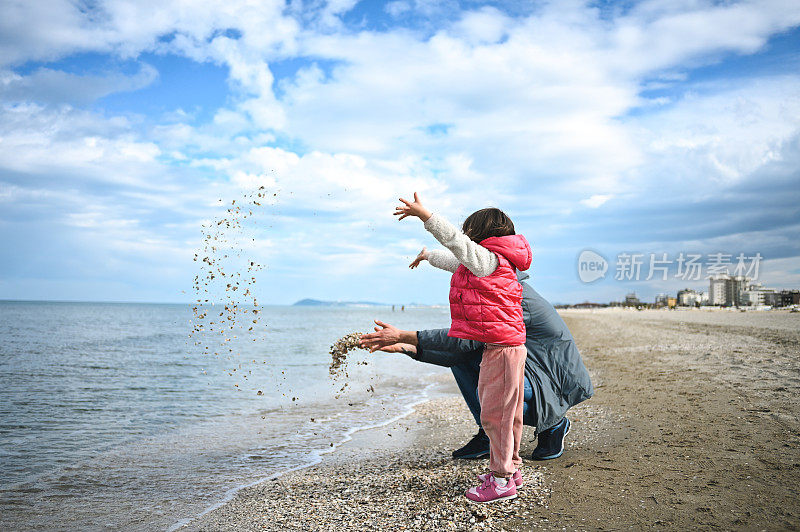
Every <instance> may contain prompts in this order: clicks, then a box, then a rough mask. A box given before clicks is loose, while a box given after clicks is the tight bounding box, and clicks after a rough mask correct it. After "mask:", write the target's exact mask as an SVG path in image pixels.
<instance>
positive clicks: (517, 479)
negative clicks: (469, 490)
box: [478, 469, 522, 488]
mask: <svg viewBox="0 0 800 532" xmlns="http://www.w3.org/2000/svg"><path fill="white" fill-rule="evenodd" d="M491 475H492V473H491V472H489V473H484V474H483V475H478V480H480V481H481V482H482V483H483V482H486V479H487V478H489V477H490V476H491ZM511 480H513V481H514V484H516V485H517V487H518V488H521V487H522V473H520V472H519V469H517V470H516V471H514V474H513V475H511Z"/></svg>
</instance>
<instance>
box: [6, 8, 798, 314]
mask: <svg viewBox="0 0 800 532" xmlns="http://www.w3.org/2000/svg"><path fill="white" fill-rule="evenodd" d="M0 9H2V11H3V15H2V17H0V102H1V104H2V105H1V107H0V113H2V117H0V239H2V240H1V241H0V247H1V249H2V253H3V260H2V261H0V299H34V300H86V301H153V302H188V301H192V299H193V297H195V296H194V295H193V293H192V286H193V278H194V276H195V275H197V274H198V272H199V270H200V269H199V266H198V263H197V262H195V261H194V260H193V258H194V256H195V253H198V252H199V251H202V248H203V246H202V238H203V234H204V233H203V231H204V228H203V226H204V225H208V224H214V223H216V221H219V220H220V219H221V218H222V217H224V216H225V212H226V211H225V209H226V207H230V206H231V202H233V201H234V200H237V199H238V200H239V204H240V205H241V204H242V201H243V199H242V198H245V197H246V196H247V195H248V194H251V193H252V192H253V191H254V190H259V187H262V186H263V187H264V189H263V190H264V191H265V192H267V194H266V195H265V198H266V200H267V201H264V202H263V203H262V205H261V206H259V207H258V208H257V209H256V212H255V213H254V215H253V216H252V217H249V218H247V219H246V220H244V221H243V228H242V231H241V232H240V233H237V234H230V235H228V236H229V237H230V242H231V244H229V245H230V246H232V247H234V248H235V249H237V250H238V253H240V254H241V256H243V257H245V258H246V259H247V260H254V261H257V262H258V263H260V264H263V265H264V269H263V270H261V271H259V272H258V280H257V283H256V286H257V287H258V288H257V289H256V290H255V291H256V292H257V294H258V297H259V298H260V303H261V304H291V303H293V302H294V301H296V300H299V299H302V298H316V299H325V300H350V301H354V300H362V301H376V302H382V303H397V304H403V303H405V304H409V303H421V304H439V303H446V301H447V293H448V283H449V274H448V273H446V272H442V271H438V270H435V269H433V268H432V267H430V266H429V265H423V266H422V267H420V268H418V269H415V270H410V269H408V267H407V266H408V263H409V262H410V261H411V260H412V259H413V258H414V257H415V256H416V254H417V252H418V251H419V250H420V249H421V248H422V247H423V246H427V247H429V248H435V247H437V246H438V244H437V243H436V241H435V240H434V239H433V237H432V236H431V235H429V234H427V233H426V232H425V231H424V229H423V227H422V224H421V223H420V222H419V221H418V220H416V219H406V220H403V221H398V220H397V219H396V218H395V217H394V216H393V215H392V213H393V211H394V207H395V206H396V205H397V204H398V201H397V199H398V198H399V197H405V198H410V197H412V195H413V193H414V192H415V191H416V192H418V193H419V195H420V197H421V199H422V201H423V203H424V205H425V206H427V207H428V208H430V209H431V210H432V211H434V212H436V213H439V214H441V215H443V216H445V217H446V218H447V219H449V220H450V221H452V222H453V223H455V224H460V222H461V221H463V219H464V218H465V217H466V216H468V215H469V214H470V213H471V212H474V211H475V210H477V209H480V208H484V207H487V206H495V207H499V208H501V209H503V210H504V211H505V212H506V213H508V214H509V216H510V217H511V218H512V220H513V221H514V223H515V225H516V229H517V232H518V233H520V234H523V235H525V236H526V237H527V239H528V240H529V242H530V243H531V246H532V248H533V257H534V259H533V264H532V266H531V269H530V270H529V274H530V275H531V278H530V280H529V282H530V284H531V285H532V286H533V287H534V288H535V289H536V290H537V291H539V292H540V293H541V294H542V295H543V296H545V297H546V298H547V299H549V300H550V301H551V302H553V303H576V302H581V301H587V300H588V301H613V300H620V299H622V298H623V297H624V296H625V294H626V293H628V292H635V293H637V294H638V295H639V296H640V297H641V298H642V299H644V300H652V298H653V297H654V296H655V295H656V294H657V293H661V292H667V293H674V292H676V291H677V290H678V289H681V288H684V287H690V288H696V289H701V290H702V289H707V286H708V281H707V280H706V277H707V276H708V275H711V274H713V273H715V272H716V273H720V272H723V271H732V270H734V269H735V268H737V267H740V268H741V267H742V266H746V269H747V271H748V272H749V274H750V276H751V277H755V278H757V280H758V281H759V282H761V283H763V284H764V285H765V286H767V287H772V288H778V289H780V288H800V238H798V236H800V3H798V2H796V1H791V0H782V1H771V0H758V1H752V2H750V1H724V2H721V1H704V0H658V1H648V0H645V1H641V2H635V1H622V2H611V1H596V2H580V1H571V0H564V1H554V2H541V1H535V2H533V1H532V2H526V1H498V2H481V1H477V0H475V1H473V0H469V1H461V2H459V1H456V0H441V1H435V0H395V1H388V2H384V1H367V0H362V1H358V0H331V1H327V2H326V1H324V0H318V1H305V2H303V1H289V2H283V1H271V0H259V1H255V0H226V1H225V2H211V1H208V0H197V1H196V0H165V1H163V2H159V3H157V4H153V3H150V2H136V1H133V0H92V1H89V0H69V1H66V0H34V1H31V0H5V1H4V2H3V3H2V7H1V8H0ZM586 250H589V251H591V252H592V253H593V254H592V255H591V257H593V260H592V261H591V262H593V263H597V264H602V263H603V262H605V266H604V270H605V271H604V272H603V274H602V275H600V276H599V277H598V278H597V279H594V280H592V281H591V282H588V281H587V279H586V277H585V276H582V275H581V272H580V270H579V268H580V267H581V266H580V264H581V263H580V261H579V257H581V253H582V252H584V251H586ZM585 256H586V255H584V257H585ZM597 257H600V258H599V259H598V258H597ZM691 257H694V258H693V259H691V260H692V261H693V264H694V265H696V266H699V270H698V269H697V268H695V269H694V270H692V271H688V270H687V269H686V268H685V265H686V263H685V262H684V260H685V259H690V258H691ZM637 264H638V265H639V266H636V267H637V268H640V269H638V270H637V269H635V268H634V266H635V265H637ZM584 267H586V268H588V267H590V266H588V265H586V264H584ZM591 267H597V268H599V267H600V266H591ZM756 270H757V271H756ZM739 271H740V272H741V271H745V270H739ZM648 278H649V279H648Z"/></svg>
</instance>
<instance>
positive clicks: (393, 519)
mask: <svg viewBox="0 0 800 532" xmlns="http://www.w3.org/2000/svg"><path fill="white" fill-rule="evenodd" d="M562 315H563V316H564V318H565V320H566V321H567V324H568V325H569V327H570V329H571V330H572V332H573V334H574V335H575V337H576V339H577V342H578V346H579V348H580V349H581V352H582V354H583V356H584V361H585V362H586V365H587V367H588V368H589V370H590V372H591V373H592V378H593V380H594V382H595V386H596V393H595V397H594V398H592V399H591V400H589V401H587V402H586V403H583V404H582V405H579V406H578V407H576V408H574V409H572V410H571V411H570V412H571V413H570V419H571V420H572V421H573V425H572V432H571V433H570V435H569V436H568V438H567V451H566V452H565V454H564V455H563V456H562V457H561V458H559V459H556V460H551V461H548V462H534V461H531V460H526V461H525V464H524V465H523V469H522V471H523V476H524V479H525V485H524V486H523V488H522V489H521V490H520V497H519V498H518V499H516V500H514V501H507V502H501V503H497V504H492V505H475V504H472V503H468V502H467V501H466V500H465V499H464V498H463V496H462V493H463V491H464V490H465V489H466V488H468V487H470V486H472V485H474V484H475V480H474V478H475V475H476V474H477V473H482V472H484V471H485V469H486V465H487V463H488V462H487V461H486V460H479V461H453V460H452V459H450V452H451V451H452V450H453V449H454V448H456V447H458V446H460V445H461V444H462V443H463V442H465V441H466V440H468V439H469V438H470V437H471V436H472V434H473V433H474V432H475V426H474V422H473V421H472V420H471V417H470V415H469V413H468V411H467V409H466V406H464V405H463V403H462V401H461V400H460V397H459V396H457V391H456V389H455V386H454V384H453V383H452V382H450V381H451V380H452V379H443V383H442V386H443V387H444V388H445V389H446V390H449V391H450V392H451V394H452V395H451V396H450V397H445V398H440V399H436V400H433V401H429V402H427V403H423V404H421V405H419V406H418V407H417V408H416V411H415V412H414V413H413V414H412V415H410V416H408V417H406V418H404V419H402V420H400V421H398V422H396V423H394V424H392V425H389V426H386V427H382V428H380V429H373V430H370V431H364V432H360V433H357V434H355V435H354V437H353V440H352V441H351V442H349V443H347V444H345V445H344V446H342V447H341V448H340V449H339V450H337V451H336V452H335V453H332V454H331V455H328V457H327V458H326V459H325V460H324V461H323V462H322V463H321V464H319V465H318V466H315V467H313V468H309V469H305V470H301V471H296V472H293V473H290V474H287V475H284V476H282V477H279V478H277V479H275V480H272V481H268V482H265V483H262V484H259V485H257V486H253V487H251V488H247V489H244V490H242V491H240V492H239V493H238V495H237V496H236V497H235V498H234V499H233V500H232V501H230V502H229V503H227V504H225V505H223V506H222V507H220V508H218V509H217V510H215V511H213V512H210V513H208V514H206V515H205V516H203V517H202V518H200V519H198V520H195V521H193V522H192V523H190V525H189V526H187V527H185V530H383V529H396V530H412V529H414V530H417V529H434V528H443V529H445V530H472V529H488V528H490V527H491V528H494V529H498V530H499V529H506V530H527V529H533V528H536V529H545V530H547V529H558V530H564V529H566V530H617V529H623V528H625V529H629V528H633V529H642V528H656V529H664V530H676V529H686V528H690V527H691V528H695V527H699V528H722V529H747V530H764V529H766V530H787V529H789V530H794V529H798V528H800V496H799V495H800V489H799V488H798V486H800V399H798V397H799V396H800V314H797V313H795V314H789V313H786V312H766V313H765V312H761V313H738V312H723V311H714V312H708V311H685V312H680V311H672V312H667V311H643V312H637V311H623V310H601V311H577V310H571V311H563V312H562ZM532 438H533V431H532V430H531V429H529V428H526V432H525V434H524V436H523V445H522V453H523V458H525V457H529V456H530V453H531V452H532V451H533V449H534V447H535V443H536V442H535V441H533V440H532Z"/></svg>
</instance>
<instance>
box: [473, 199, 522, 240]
mask: <svg viewBox="0 0 800 532" xmlns="http://www.w3.org/2000/svg"><path fill="white" fill-rule="evenodd" d="M461 230H462V231H464V234H465V235H467V236H468V237H469V239H470V240H472V241H473V242H476V243H478V244H480V243H481V241H483V240H485V239H487V238H489V237H491V236H508V235H515V234H516V232H515V231H514V222H512V221H511V218H509V217H508V216H507V215H506V213H504V212H503V211H501V210H500V209H496V208H494V207H488V208H486V209H481V210H479V211H475V212H473V213H472V214H470V215H469V216H467V219H466V220H464V225H462V226H461Z"/></svg>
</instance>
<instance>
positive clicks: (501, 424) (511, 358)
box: [478, 344, 527, 477]
mask: <svg viewBox="0 0 800 532" xmlns="http://www.w3.org/2000/svg"><path fill="white" fill-rule="evenodd" d="M526 356H527V351H526V349H525V346H524V345H515V346H508V345H497V344H486V346H485V347H484V349H483V358H482V360H481V371H480V374H479V376H478V400H479V401H480V403H481V425H482V426H483V430H484V431H485V432H486V435H487V436H488V437H489V469H491V471H492V473H494V474H495V476H498V477H510V476H511V475H512V474H514V471H516V470H517V469H519V466H520V465H522V459H521V458H520V457H519V444H520V441H521V440H522V400H523V396H524V394H525V389H524V387H523V386H524V384H523V381H522V372H523V370H524V368H525V357H526Z"/></svg>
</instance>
